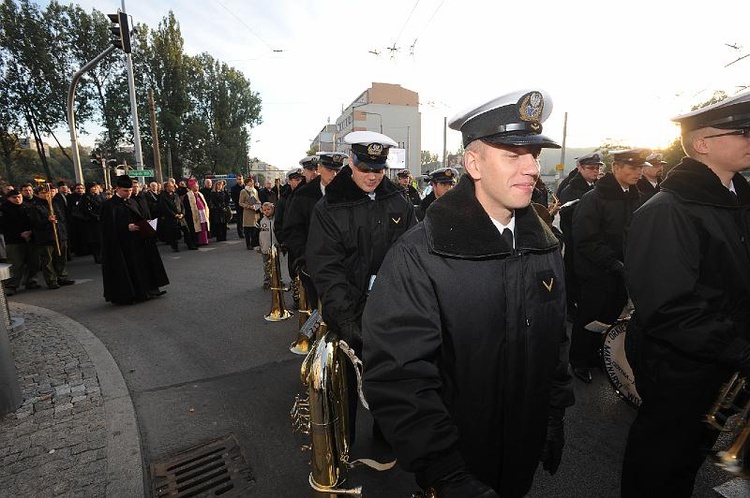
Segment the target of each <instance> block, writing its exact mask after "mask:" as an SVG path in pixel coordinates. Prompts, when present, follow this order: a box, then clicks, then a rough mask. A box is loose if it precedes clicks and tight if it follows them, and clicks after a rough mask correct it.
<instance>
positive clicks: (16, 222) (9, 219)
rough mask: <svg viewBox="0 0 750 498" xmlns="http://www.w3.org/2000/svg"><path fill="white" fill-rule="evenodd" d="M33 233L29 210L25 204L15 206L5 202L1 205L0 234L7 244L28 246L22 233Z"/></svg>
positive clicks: (7, 201)
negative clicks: (0, 233)
mask: <svg viewBox="0 0 750 498" xmlns="http://www.w3.org/2000/svg"><path fill="white" fill-rule="evenodd" d="M28 231H31V220H30V219H29V208H28V207H27V206H24V205H23V204H13V203H12V202H10V201H9V200H5V201H3V202H2V204H0V232H2V234H3V235H4V238H5V243H6V244H26V239H24V238H23V237H21V233H22V232H28Z"/></svg>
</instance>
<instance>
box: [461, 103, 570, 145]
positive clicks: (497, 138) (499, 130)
mask: <svg viewBox="0 0 750 498" xmlns="http://www.w3.org/2000/svg"><path fill="white" fill-rule="evenodd" d="M551 113H552V99H550V97H549V95H547V93H546V92H544V91H542V90H521V91H517V92H513V93H509V94H507V95H503V96H502V97H498V98H496V99H493V100H491V101H489V102H487V103H484V104H482V105H480V106H478V107H473V108H470V109H468V110H466V111H464V112H460V113H458V114H456V115H455V116H453V118H452V119H451V121H450V123H449V124H448V126H450V127H451V129H454V130H458V131H460V132H461V135H463V141H464V147H466V146H467V145H469V144H470V143H471V142H473V141H474V140H478V139H481V140H482V141H484V142H490V143H494V144H501V145H515V146H529V145H532V146H538V147H543V148H551V149H559V148H560V146H559V145H558V144H557V143H556V142H555V141H554V140H552V139H551V138H548V137H546V136H544V135H542V123H543V122H544V121H545V120H546V119H547V118H548V117H549V115H550V114H551Z"/></svg>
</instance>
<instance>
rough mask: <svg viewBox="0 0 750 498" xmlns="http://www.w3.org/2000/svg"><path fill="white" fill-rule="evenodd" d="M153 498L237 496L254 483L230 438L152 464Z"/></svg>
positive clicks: (251, 474) (235, 442) (232, 438)
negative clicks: (158, 497)
mask: <svg viewBox="0 0 750 498" xmlns="http://www.w3.org/2000/svg"><path fill="white" fill-rule="evenodd" d="M151 475H152V476H153V479H154V496H179V497H189V496H240V495H242V494H243V492H244V491H246V490H247V489H249V488H250V487H251V486H252V485H253V483H254V482H255V477H254V476H253V473H252V471H251V469H250V466H249V465H248V464H247V461H246V460H245V456H244V455H243V454H242V449H241V448H240V446H239V444H238V443H237V440H236V439H235V437H234V436H233V435H230V436H227V437H225V438H222V439H219V440H216V441H212V442H210V443H208V444H203V445H201V446H196V447H195V448H192V449H189V450H187V451H185V452H182V453H179V454H177V455H173V456H172V457H170V458H169V459H168V460H166V461H164V462H159V463H153V464H151Z"/></svg>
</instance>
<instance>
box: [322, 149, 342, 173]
mask: <svg viewBox="0 0 750 498" xmlns="http://www.w3.org/2000/svg"><path fill="white" fill-rule="evenodd" d="M316 156H317V157H318V164H322V165H323V166H325V167H326V168H328V169H335V170H339V169H341V167H342V166H344V165H345V164H346V163H347V159H348V158H349V156H348V155H347V154H346V153H345V152H318V153H317V154H316Z"/></svg>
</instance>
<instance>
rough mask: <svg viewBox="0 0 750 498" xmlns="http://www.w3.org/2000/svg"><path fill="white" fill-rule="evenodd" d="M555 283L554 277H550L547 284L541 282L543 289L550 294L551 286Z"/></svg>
mask: <svg viewBox="0 0 750 498" xmlns="http://www.w3.org/2000/svg"><path fill="white" fill-rule="evenodd" d="M554 283H555V277H550V279H549V283H547V282H545V281H544V280H542V284H544V288H545V289H547V292H552V286H553V285H554Z"/></svg>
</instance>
